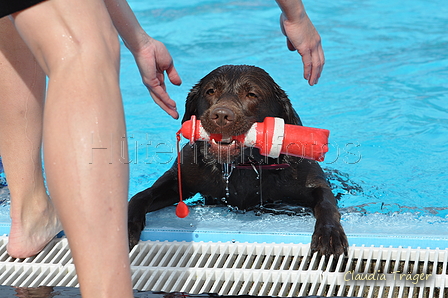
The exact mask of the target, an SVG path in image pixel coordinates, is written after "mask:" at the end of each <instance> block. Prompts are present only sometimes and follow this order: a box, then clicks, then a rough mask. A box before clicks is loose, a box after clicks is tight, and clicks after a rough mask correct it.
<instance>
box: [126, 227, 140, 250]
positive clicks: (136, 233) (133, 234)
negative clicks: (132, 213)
mask: <svg viewBox="0 0 448 298" xmlns="http://www.w3.org/2000/svg"><path fill="white" fill-rule="evenodd" d="M141 233H142V225H141V224H136V223H135V222H131V221H129V222H128V235H129V251H131V250H132V248H133V247H134V246H136V245H137V243H138V242H139V241H140V235H141Z"/></svg>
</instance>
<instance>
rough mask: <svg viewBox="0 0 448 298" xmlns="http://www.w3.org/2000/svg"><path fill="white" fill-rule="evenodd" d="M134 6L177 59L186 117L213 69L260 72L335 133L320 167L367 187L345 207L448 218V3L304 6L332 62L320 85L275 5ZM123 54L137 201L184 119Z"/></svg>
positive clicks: (178, 93) (311, 120)
mask: <svg viewBox="0 0 448 298" xmlns="http://www.w3.org/2000/svg"><path fill="white" fill-rule="evenodd" d="M130 3H131V6H132V7H133V9H134V10H135V11H136V13H137V15H138V17H139V19H140V20H141V22H142V24H143V26H144V27H145V28H146V29H147V30H148V32H149V33H150V34H151V35H152V36H153V37H155V38H157V39H159V40H161V41H163V42H165V44H166V45H167V47H168V48H169V50H170V51H171V54H172V56H173V57H174V60H175V65H176V67H177V69H178V71H179V73H180V75H181V77H182V78H183V85H182V87H173V86H169V92H170V94H171V96H172V97H173V98H174V99H175V100H176V101H177V103H178V105H179V109H180V110H181V111H183V102H184V99H185V97H186V94H187V92H188V90H189V88H191V86H192V85H193V84H195V83H196V82H197V81H198V80H199V79H200V78H201V77H202V76H204V75H205V74H206V73H208V72H209V71H211V70H212V69H214V68H215V67H217V66H220V65H222V64H253V65H257V66H260V67H262V68H264V69H266V70H267V71H268V72H269V73H270V74H271V76H272V77H273V78H274V79H275V80H276V81H277V82H278V83H279V85H280V86H282V88H283V89H285V90H286V92H287V93H288V94H289V95H290V98H291V100H292V102H293V104H294V106H295V108H296V110H297V111H298V113H299V114H300V115H301V117H302V120H303V122H304V124H305V125H308V126H316V127H323V128H328V129H330V130H331V138H330V142H331V144H332V146H330V152H329V154H328V155H327V158H326V161H324V162H323V163H322V166H323V167H325V168H328V169H329V170H330V171H331V170H333V169H337V170H338V171H340V172H342V173H343V174H340V175H339V176H338V177H339V178H340V179H342V180H344V179H345V178H347V179H349V180H350V181H349V183H352V184H356V185H358V186H359V188H358V190H356V191H352V193H347V194H344V195H343V196H342V197H341V201H340V206H341V207H342V208H356V209H357V210H365V211H366V212H370V213H371V212H382V213H388V212H391V211H401V212H405V211H406V212H407V211H410V212H414V213H415V212H421V213H425V214H436V215H439V216H442V217H445V216H446V215H447V214H448V212H447V208H448V199H447V196H448V183H446V182H447V178H448V175H447V162H446V156H447V153H448V146H446V143H447V140H448V112H447V111H448V55H447V52H446V49H447V48H448V35H447V34H446V33H447V29H448V18H447V15H448V6H447V5H443V4H442V1H432V2H428V1H423V0H421V1H419V0H414V1H410V2H407V3H406V5H402V2H401V1H398V0H392V1H338V2H332V1H319V2H317V3H316V2H310V3H307V2H305V5H306V8H307V10H308V13H309V15H310V18H311V19H312V20H313V22H314V24H315V26H316V28H317V29H318V30H319V32H320V34H321V36H322V39H323V47H324V50H325V55H326V65H325V69H324V72H323V74H322V78H321V79H320V82H319V84H318V85H317V86H315V87H309V86H308V85H307V84H306V82H305V81H304V80H303V79H302V78H301V76H302V68H301V62H300V57H299V55H298V54H296V53H292V52H289V51H287V50H286V48H285V46H284V42H285V41H284V37H283V36H282V34H281V32H280V31H279V29H278V15H279V9H278V7H277V6H276V4H275V2H274V1H270V0H265V1H250V2H247V1H188V3H186V2H185V1H180V0H179V1H167V2H165V3H164V4H161V3H157V2H148V1H130ZM123 56H124V57H123V75H122V85H123V88H124V90H123V92H124V97H125V105H126V112H127V121H128V127H129V135H130V136H131V137H132V136H134V137H135V141H137V143H138V147H137V148H138V149H137V152H138V153H139V154H138V156H139V160H138V164H134V165H133V166H132V177H133V181H132V183H131V193H134V192H135V191H138V190H140V189H142V188H144V187H146V183H149V182H150V181H153V180H154V179H156V178H157V177H158V176H159V175H160V174H162V173H163V172H164V171H165V170H166V169H167V167H168V166H169V164H170V162H171V160H173V159H174V145H175V138H174V134H175V132H176V130H177V129H178V128H179V121H177V122H176V121H174V120H171V119H170V118H169V117H168V116H166V115H164V114H163V113H162V112H160V110H159V109H157V108H156V107H155V105H154V104H152V103H151V99H150V98H149V97H148V96H147V93H146V90H145V89H144V88H143V87H142V86H141V84H140V79H139V76H138V72H137V71H136V69H135V66H134V65H133V62H132V57H131V56H130V55H129V54H128V53H127V52H124V53H123ZM146 134H147V135H146ZM146 137H147V138H148V140H149V141H151V142H152V143H151V144H152V145H151V146H148V147H147V148H149V149H150V152H149V154H148V155H147V152H145V150H144V149H145V146H144V144H143V145H142V144H141V143H145V140H146V139H144V138H146ZM137 139H139V140H137ZM141 139H144V140H141ZM130 140H131V142H130V145H131V147H134V148H135V142H133V140H132V139H130ZM159 143H160V144H159ZM132 145H134V146H132ZM157 146H158V147H157ZM156 147H157V148H156ZM152 149H153V150H152ZM151 150H152V151H151ZM160 152H172V153H169V154H168V153H160ZM132 154H134V152H132ZM144 159H146V160H147V162H149V163H151V165H149V166H148V165H146V164H143V161H144ZM168 161H169V162H168ZM166 162H168V164H165V163H166ZM339 191H340V192H343V191H344V190H343V189H340V190H339Z"/></svg>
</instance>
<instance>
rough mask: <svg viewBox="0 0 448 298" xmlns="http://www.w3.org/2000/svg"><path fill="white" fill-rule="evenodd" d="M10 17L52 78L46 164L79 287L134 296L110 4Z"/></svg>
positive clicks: (49, 6) (52, 4)
mask: <svg viewBox="0 0 448 298" xmlns="http://www.w3.org/2000/svg"><path fill="white" fill-rule="evenodd" d="M14 21H15V26H16V28H17V30H18V32H19V33H20V35H21V37H22V38H23V39H24V41H25V42H26V44H27V45H28V47H29V48H30V49H31V51H32V53H33V55H34V56H35V57H36V59H37V61H38V63H39V65H40V66H41V67H42V69H43V70H44V71H45V73H46V74H47V76H48V77H49V86H48V95H47V99H46V103H45V112H44V122H43V123H44V124H43V144H44V159H45V170H46V174H47V183H48V188H49V193H50V195H51V198H52V200H53V202H54V205H55V206H56V209H57V214H58V215H59V218H60V219H61V222H62V224H63V226H64V231H65V233H66V235H67V238H68V240H69V245H70V248H71V251H72V255H73V259H74V262H75V266H76V271H77V274H78V279H79V282H80V287H81V293H82V295H83V297H85V298H86V297H120V298H126V297H132V285H131V279H130V265H129V255H128V244H127V228H126V223H127V219H126V214H127V195H128V179H129V177H128V176H129V174H128V164H127V163H126V155H127V154H126V153H127V144H126V139H125V138H124V137H125V133H126V131H125V122H124V115H123V106H122V102H121V95H120V90H119V84H118V71H119V43H118V36H117V34H116V32H115V30H114V28H113V25H112V23H111V20H110V18H109V15H108V13H107V10H106V8H105V6H104V3H103V1H101V0H89V1H86V0H78V1H76V2H73V1H65V0H52V1H44V2H42V3H40V4H38V5H36V6H33V7H31V8H29V9H26V10H24V11H22V12H20V13H17V14H15V15H14ZM94 148H104V149H100V150H96V149H94Z"/></svg>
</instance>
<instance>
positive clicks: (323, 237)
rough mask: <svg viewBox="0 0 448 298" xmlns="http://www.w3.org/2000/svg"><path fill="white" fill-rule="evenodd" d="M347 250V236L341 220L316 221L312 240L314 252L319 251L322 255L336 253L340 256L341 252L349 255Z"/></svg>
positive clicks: (336, 255)
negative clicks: (333, 221) (329, 221)
mask: <svg viewBox="0 0 448 298" xmlns="http://www.w3.org/2000/svg"><path fill="white" fill-rule="evenodd" d="M347 250H348V241H347V236H345V232H344V229H343V228H342V226H341V224H340V223H339V222H337V223H328V222H327V223H322V222H320V221H317V222H316V227H315V229H314V234H313V237H312V240H311V252H312V253H315V252H316V251H317V252H318V253H319V254H320V255H324V256H330V255H335V257H338V256H340V255H341V254H345V255H347Z"/></svg>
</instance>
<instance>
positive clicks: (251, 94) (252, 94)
mask: <svg viewBox="0 0 448 298" xmlns="http://www.w3.org/2000/svg"><path fill="white" fill-rule="evenodd" d="M246 96H247V98H250V99H256V98H257V97H258V96H257V94H255V93H252V92H249V93H247V95H246Z"/></svg>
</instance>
